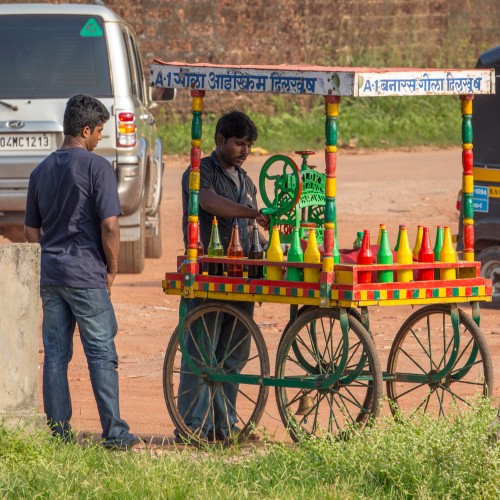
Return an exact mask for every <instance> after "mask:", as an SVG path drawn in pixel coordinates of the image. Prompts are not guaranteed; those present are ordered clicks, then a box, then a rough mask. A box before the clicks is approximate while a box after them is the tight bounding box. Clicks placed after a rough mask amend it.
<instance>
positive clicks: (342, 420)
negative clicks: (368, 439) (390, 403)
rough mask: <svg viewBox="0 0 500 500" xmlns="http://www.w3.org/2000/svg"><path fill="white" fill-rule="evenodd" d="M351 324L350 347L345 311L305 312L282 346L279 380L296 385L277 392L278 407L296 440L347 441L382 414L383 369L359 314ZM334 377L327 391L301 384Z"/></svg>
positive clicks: (280, 348)
mask: <svg viewBox="0 0 500 500" xmlns="http://www.w3.org/2000/svg"><path fill="white" fill-rule="evenodd" d="M347 320H348V332H347V341H348V345H345V343H344V336H343V334H342V329H341V323H340V311H339V309H319V308H314V309H307V310H304V312H302V313H301V314H300V315H299V316H298V317H297V319H296V321H295V322H294V323H293V324H292V325H291V326H290V327H289V328H288V330H286V332H285V333H284V336H283V338H282V340H281V342H280V345H279V347H278V353H277V356H276V378H277V379H282V380H285V381H287V382H290V381H292V382H296V385H295V387H276V402H277V404H278V409H279V413H280V416H281V419H282V421H283V423H284V424H285V425H286V426H287V428H288V430H289V432H290V434H291V436H292V438H293V440H294V441H299V440H300V439H301V438H304V437H307V436H332V435H333V436H335V435H336V436H339V435H340V436H345V435H346V434H347V432H348V431H349V430H350V429H352V428H356V427H359V426H363V425H364V424H365V423H366V422H367V421H368V420H369V418H370V417H376V416H377V415H378V412H379V399H380V397H381V395H382V370H381V367H380V362H379V359H378V355H377V352H376V350H375V345H374V343H373V341H372V339H371V337H370V335H369V334H368V332H367V331H366V330H365V328H364V327H363V325H361V323H360V322H359V321H358V320H357V319H356V318H355V317H353V315H351V314H349V315H347ZM344 349H347V353H345V352H344ZM343 354H344V355H345V361H346V362H345V366H344V368H343V370H342V368H341V367H339V365H340V364H341V363H342V357H343ZM339 370H342V373H341V374H339ZM333 374H337V375H340V376H339V377H338V379H337V381H336V382H334V383H333V384H332V385H330V386H328V387H326V388H316V387H315V388H305V387H300V384H301V382H303V383H304V385H305V384H306V383H307V382H309V384H310V382H311V381H316V382H317V383H318V384H319V383H320V382H321V381H322V380H325V379H326V378H327V377H328V376H332V375H333ZM366 401H368V402H369V405H368V406H365V404H364V403H365V402H366Z"/></svg>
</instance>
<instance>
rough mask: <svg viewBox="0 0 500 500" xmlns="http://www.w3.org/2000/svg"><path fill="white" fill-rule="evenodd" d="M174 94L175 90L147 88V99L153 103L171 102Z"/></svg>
mask: <svg viewBox="0 0 500 500" xmlns="http://www.w3.org/2000/svg"><path fill="white" fill-rule="evenodd" d="M176 94H177V89H171V88H163V87H149V98H150V100H151V101H153V102H163V101H172V100H173V99H175V96H176Z"/></svg>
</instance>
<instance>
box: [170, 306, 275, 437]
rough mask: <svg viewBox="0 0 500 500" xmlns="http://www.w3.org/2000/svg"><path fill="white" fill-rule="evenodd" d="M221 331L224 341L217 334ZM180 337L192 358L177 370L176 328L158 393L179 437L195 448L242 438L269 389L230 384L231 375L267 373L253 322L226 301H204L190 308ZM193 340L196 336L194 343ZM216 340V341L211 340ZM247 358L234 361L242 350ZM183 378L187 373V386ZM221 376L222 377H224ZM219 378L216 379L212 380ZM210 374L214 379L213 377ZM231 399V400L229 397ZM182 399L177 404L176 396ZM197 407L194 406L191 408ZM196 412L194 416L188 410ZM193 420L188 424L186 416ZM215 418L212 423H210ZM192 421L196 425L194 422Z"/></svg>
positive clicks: (262, 346) (251, 426) (263, 348)
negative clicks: (189, 346) (161, 387)
mask: <svg viewBox="0 0 500 500" xmlns="http://www.w3.org/2000/svg"><path fill="white" fill-rule="evenodd" d="M221 331H224V332H225V333H226V335H225V341H224V342H223V341H222V338H221V337H220V333H219V332H221ZM184 339H185V342H186V343H190V344H191V345H192V346H194V347H193V348H192V349H193V350H194V352H193V351H192V354H191V357H190V359H191V361H192V363H193V366H194V368H195V369H194V371H193V369H192V368H190V367H189V366H188V364H187V363H186V362H185V360H184V362H182V368H181V358H182V353H181V347H180V343H179V335H178V329H177V328H176V329H175V331H174V333H173V335H172V337H171V339H170V342H169V344H168V347H167V352H166V354H165V360H164V364H163V393H164V397H165V402H166V405H167V409H168V412H169V414H170V417H171V418H172V421H173V422H174V424H175V426H176V429H177V432H178V434H179V436H180V437H181V438H182V439H183V440H185V441H186V442H189V443H192V444H195V445H197V446H201V445H205V444H211V443H215V442H217V443H219V444H223V445H230V444H232V443H234V442H235V441H238V442H242V441H244V440H245V439H246V438H247V437H248V436H249V434H250V433H251V432H252V431H253V429H254V428H255V427H256V425H257V424H258V422H259V420H260V418H261V416H262V413H263V411H264V407H265V405H266V401H267V395H268V387H267V386H262V385H242V384H239V383H237V382H231V380H230V377H231V375H235V374H238V373H239V374H241V375H247V376H250V375H252V379H254V380H255V379H257V378H261V377H269V356H268V353H267V348H266V344H265V342H264V338H263V337H262V333H261V332H260V330H259V328H258V326H257V325H256V323H255V321H254V320H253V319H252V318H251V317H250V316H249V315H248V314H247V313H246V312H244V311H241V310H240V309H238V308H236V307H234V306H233V305H231V304H224V303H222V302H207V303H204V304H201V305H200V306H198V307H196V308H195V309H193V310H192V311H191V312H190V313H189V314H188V315H187V316H186V321H185V323H184ZM195 339H197V341H196V343H195ZM215 339H219V340H218V342H215V341H214V340H215ZM242 348H243V349H244V351H245V352H248V356H247V357H245V356H244V355H243V356H244V358H245V359H244V360H243V361H241V358H240V360H238V359H235V357H236V353H237V352H238V351H240V350H241V349H242ZM181 375H182V377H186V379H185V380H187V379H188V377H192V379H191V385H187V386H186V383H185V382H183V386H182V387H181V391H182V393H181V392H180V389H179V386H180V383H181V380H180V379H181ZM221 375H222V376H227V381H226V379H225V378H224V379H223V380H221V379H220V377H221ZM216 376H219V378H217V379H216V380H214V378H215V377H216ZM212 377H214V378H212ZM231 394H233V395H236V396H235V397H236V402H235V403H234V396H233V397H231ZM180 395H181V398H182V399H183V402H181V405H183V407H182V408H179V396H180ZM196 407H198V410H196ZM195 411H196V412H197V417H196V416H194V415H193V412H195ZM186 418H188V419H192V421H191V422H189V423H190V426H189V425H187V424H186V422H185V419H186ZM214 421H215V424H216V425H215V426H213V425H212V422H214ZM195 422H196V423H195Z"/></svg>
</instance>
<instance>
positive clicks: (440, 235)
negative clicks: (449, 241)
mask: <svg viewBox="0 0 500 500" xmlns="http://www.w3.org/2000/svg"><path fill="white" fill-rule="evenodd" d="M443 240H444V230H443V226H438V227H437V230H436V243H435V244H434V262H439V261H440V260H441V257H440V254H441V249H442V248H443ZM434 279H436V280H438V279H439V269H434Z"/></svg>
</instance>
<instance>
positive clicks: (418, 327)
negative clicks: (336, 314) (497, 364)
mask: <svg viewBox="0 0 500 500" xmlns="http://www.w3.org/2000/svg"><path fill="white" fill-rule="evenodd" d="M458 312H459V322H460V325H459V328H460V344H459V348H458V352H457V356H456V360H455V362H454V363H453V365H452V366H451V369H450V370H449V371H447V372H446V373H444V374H443V376H442V377H441V378H440V379H438V380H436V377H434V379H431V377H433V375H435V374H436V373H439V371H441V370H443V368H444V367H445V365H446V363H447V362H448V361H449V360H450V356H451V355H452V351H453V344H454V342H453V325H452V320H451V308H450V306H449V305H447V304H437V305H429V306H426V307H423V308H422V309H420V310H418V311H416V312H415V313H413V314H412V315H411V316H410V317H409V318H408V319H407V320H406V321H405V322H404V324H403V325H402V326H401V328H400V329H399V331H398V333H397V335H396V337H395V339H394V342H393V344H392V347H391V351H390V353H389V359H388V363H387V371H388V374H387V377H388V381H387V395H388V397H389V399H390V400H392V403H393V404H391V410H392V412H393V414H395V413H396V412H397V411H401V412H402V413H403V414H408V415H413V414H416V413H418V412H424V413H429V414H433V415H436V416H441V415H448V414H450V413H453V412H457V411H458V412H460V411H462V410H463V409H465V408H466V407H468V406H470V405H471V399H473V398H474V397H475V396H477V395H480V394H482V395H485V396H486V395H488V394H491V390H492V386H493V364H492V361H491V357H490V353H489V350H488V347H487V345H486V339H485V338H484V335H483V334H482V332H481V330H480V329H479V327H478V326H477V325H476V323H474V321H473V320H472V319H471V318H470V317H469V316H468V315H467V314H465V313H464V312H463V311H461V310H460V309H459V310H458Z"/></svg>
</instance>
